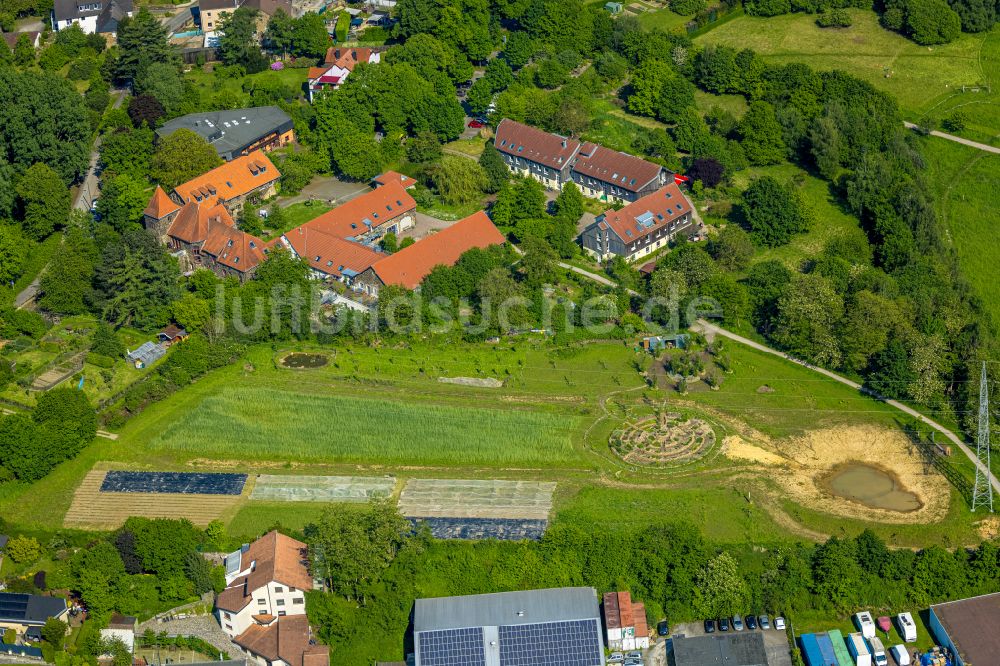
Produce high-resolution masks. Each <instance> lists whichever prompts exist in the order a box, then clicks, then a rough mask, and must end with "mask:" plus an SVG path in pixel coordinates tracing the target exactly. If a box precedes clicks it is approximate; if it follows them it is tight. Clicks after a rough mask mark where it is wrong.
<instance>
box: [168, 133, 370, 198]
mask: <svg viewBox="0 0 1000 666" xmlns="http://www.w3.org/2000/svg"><path fill="white" fill-rule="evenodd" d="M220 164H222V159H220V158H219V154H218V153H217V152H215V148H213V147H212V146H211V145H210V144H209V143H208V142H207V141H205V139H203V138H202V137H201V136H199V135H198V134H195V133H194V132H192V131H191V130H189V129H183V128H182V129H179V130H177V131H176V132H173V133H172V134H170V135H169V136H167V137H164V138H163V140H161V141H160V143H159V146H158V147H157V149H156V152H155V153H154V154H153V159H152V162H151V164H150V176H151V177H152V178H153V180H155V181H157V182H158V183H160V184H161V185H162V186H163V187H164V189H167V190H170V189H173V188H174V187H177V186H178V185H180V184H181V183H183V182H185V181H188V180H191V179H192V178H194V177H195V176H200V175H201V174H203V173H205V172H207V171H210V170H212V169H214V168H215V167H217V166H219V165H220ZM372 175H375V174H372Z"/></svg>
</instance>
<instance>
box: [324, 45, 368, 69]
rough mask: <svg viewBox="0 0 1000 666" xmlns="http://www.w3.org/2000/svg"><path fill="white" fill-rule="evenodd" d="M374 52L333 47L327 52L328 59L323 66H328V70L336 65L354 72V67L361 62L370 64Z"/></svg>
mask: <svg viewBox="0 0 1000 666" xmlns="http://www.w3.org/2000/svg"><path fill="white" fill-rule="evenodd" d="M373 51H374V49H364V48H355V49H343V48H337V47H336V46H331V47H330V48H328V49H327V50H326V58H325V59H324V60H323V64H324V65H326V68H327V69H330V68H331V67H333V66H334V65H336V66H337V67H343V68H344V69H348V70H353V69H354V66H355V65H357V64H358V63H359V62H368V61H369V60H371V57H372V52H373Z"/></svg>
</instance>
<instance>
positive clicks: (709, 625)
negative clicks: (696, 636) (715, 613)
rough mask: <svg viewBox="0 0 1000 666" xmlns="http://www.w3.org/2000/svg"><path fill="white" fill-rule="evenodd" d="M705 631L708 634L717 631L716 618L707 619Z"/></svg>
mask: <svg viewBox="0 0 1000 666" xmlns="http://www.w3.org/2000/svg"><path fill="white" fill-rule="evenodd" d="M705 633H706V634H714V633H715V620H705Z"/></svg>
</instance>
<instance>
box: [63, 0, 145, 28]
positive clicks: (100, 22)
mask: <svg viewBox="0 0 1000 666" xmlns="http://www.w3.org/2000/svg"><path fill="white" fill-rule="evenodd" d="M133 11H134V7H133V5H132V0H55V1H54V2H53V3H52V12H51V17H50V18H51V22H52V29H53V30H56V31H58V30H63V29H65V28H68V27H70V26H71V25H73V24H74V23H76V24H77V25H79V26H80V29H81V30H83V31H84V32H85V33H87V34H88V35H92V34H94V33H101V34H104V33H110V34H115V33H117V32H118V23H119V22H120V21H121V20H122V19H123V18H125V17H126V16H132V12H133Z"/></svg>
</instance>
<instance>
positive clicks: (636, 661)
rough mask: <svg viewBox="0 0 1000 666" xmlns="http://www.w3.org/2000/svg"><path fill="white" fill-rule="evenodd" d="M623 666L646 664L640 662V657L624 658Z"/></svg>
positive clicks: (643, 665) (642, 665)
mask: <svg viewBox="0 0 1000 666" xmlns="http://www.w3.org/2000/svg"><path fill="white" fill-rule="evenodd" d="M625 666H646V665H645V664H644V663H642V659H626V660H625Z"/></svg>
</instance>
